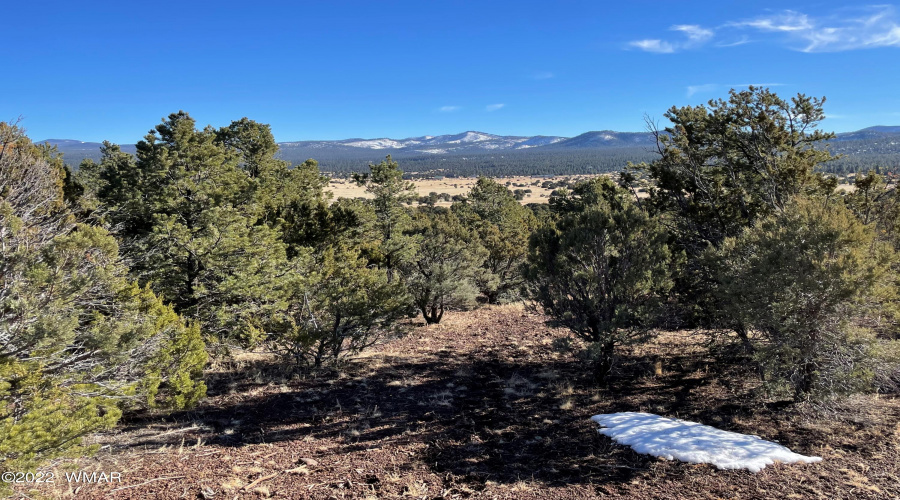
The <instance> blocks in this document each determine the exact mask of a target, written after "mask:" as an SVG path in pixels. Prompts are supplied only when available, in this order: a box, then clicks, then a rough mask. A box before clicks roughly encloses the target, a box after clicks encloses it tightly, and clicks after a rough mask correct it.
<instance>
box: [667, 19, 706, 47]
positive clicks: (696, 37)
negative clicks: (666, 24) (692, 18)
mask: <svg viewBox="0 0 900 500" xmlns="http://www.w3.org/2000/svg"><path fill="white" fill-rule="evenodd" d="M670 29H671V30H672V31H680V32H682V33H684V34H685V36H687V37H688V41H691V42H694V43H703V42H705V41H707V40H709V39H710V38H712V37H713V35H715V33H714V32H713V30H711V29H707V28H702V27H700V26H698V25H696V24H677V25H675V26H672V27H671V28H670Z"/></svg>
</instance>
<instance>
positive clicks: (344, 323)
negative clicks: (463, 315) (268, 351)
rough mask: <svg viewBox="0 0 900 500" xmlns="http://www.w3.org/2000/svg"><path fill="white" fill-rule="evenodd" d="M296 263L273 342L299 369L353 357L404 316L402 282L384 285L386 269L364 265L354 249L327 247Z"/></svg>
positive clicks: (406, 303) (406, 304)
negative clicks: (297, 266) (296, 268)
mask: <svg viewBox="0 0 900 500" xmlns="http://www.w3.org/2000/svg"><path fill="white" fill-rule="evenodd" d="M297 259H298V260H302V261H304V264H303V265H302V266H300V269H301V272H297V273H293V274H292V275H291V276H290V279H289V280H288V282H287V283H286V285H285V288H286V291H287V294H288V296H287V302H288V306H287V307H286V308H285V309H283V310H281V311H279V312H278V313H277V316H276V318H277V322H278V323H279V326H278V331H279V334H278V341H277V342H276V343H277V344H278V345H280V346H281V348H282V350H283V351H284V352H285V353H286V354H287V355H288V356H289V357H290V358H291V359H292V360H294V361H295V362H297V363H299V364H300V365H304V366H306V367H311V368H319V367H321V366H322V365H323V364H326V363H337V362H339V361H340V360H341V359H343V358H345V357H347V356H352V355H355V354H358V353H359V352H360V351H362V350H363V349H365V348H367V347H369V346H371V345H373V344H374V343H376V342H377V341H379V340H381V339H383V338H384V337H385V336H387V335H390V334H391V333H393V332H395V331H396V330H397V320H399V319H401V318H403V317H405V316H406V315H407V314H408V313H409V300H408V297H407V296H406V289H405V288H404V286H403V284H402V283H400V282H399V281H397V280H395V281H394V282H393V283H388V281H387V273H386V271H385V270H384V269H378V268H375V267H369V266H368V262H367V261H366V259H364V258H362V257H360V255H359V251H358V250H356V249H353V248H350V247H347V246H338V247H330V246H329V247H327V248H325V249H324V250H322V251H320V252H317V253H316V254H314V255H313V254H306V255H300V256H298V257H297Z"/></svg>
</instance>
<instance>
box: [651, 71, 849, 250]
mask: <svg viewBox="0 0 900 500" xmlns="http://www.w3.org/2000/svg"><path fill="white" fill-rule="evenodd" d="M824 102H825V99H824V98H823V99H816V98H810V97H806V96H804V95H802V94H798V95H797V96H796V97H794V98H792V99H791V101H790V102H788V101H785V100H783V99H781V98H779V97H778V96H777V95H775V94H774V93H772V92H770V91H769V90H768V89H764V88H757V87H750V88H748V89H747V90H743V91H736V90H732V91H731V92H730V95H729V98H728V100H724V99H719V100H717V101H710V102H709V103H708V105H707V106H703V105H701V106H685V107H681V108H677V107H672V108H671V109H670V110H669V111H668V112H667V113H666V115H665V117H666V118H667V119H668V120H669V121H670V122H672V126H671V127H668V128H666V129H665V134H662V135H660V136H659V141H660V158H659V159H658V160H656V161H654V162H652V163H650V164H649V165H644V166H643V168H644V169H646V171H647V173H648V174H649V177H650V179H652V180H653V181H654V184H655V185H654V188H653V189H651V190H650V203H651V204H652V206H653V207H654V209H655V210H656V211H658V212H662V213H671V214H673V215H674V221H673V224H672V229H673V230H674V231H675V235H676V238H677V243H678V245H679V246H680V247H682V248H684V249H685V250H687V251H688V253H689V255H696V254H698V253H699V252H701V251H702V250H703V249H704V248H705V247H706V245H708V244H712V245H713V246H718V245H719V244H721V242H722V241H723V240H724V239H725V238H726V237H729V236H736V235H738V234H740V232H741V231H742V230H743V229H744V228H745V227H748V226H751V225H753V224H754V223H755V222H756V221H757V220H758V219H760V218H764V217H767V216H769V215H771V214H772V213H774V212H775V211H776V210H779V209H782V208H784V207H785V205H786V204H787V203H788V202H789V201H790V199H791V197H792V196H794V195H796V194H798V193H800V192H801V191H802V190H803V189H804V188H805V187H807V186H809V185H811V184H814V183H815V180H816V176H815V175H814V174H813V171H814V169H815V168H816V167H817V166H819V165H820V164H822V163H824V162H827V161H829V160H830V159H831V158H832V156H831V154H830V153H828V152H827V151H823V150H821V149H816V147H815V146H816V145H817V143H819V142H822V141H825V140H827V139H830V138H831V137H833V135H834V134H826V133H823V132H821V131H819V130H816V127H817V126H818V124H819V122H821V121H822V119H824V117H825V114H824V111H823V109H822V105H823V103H824Z"/></svg>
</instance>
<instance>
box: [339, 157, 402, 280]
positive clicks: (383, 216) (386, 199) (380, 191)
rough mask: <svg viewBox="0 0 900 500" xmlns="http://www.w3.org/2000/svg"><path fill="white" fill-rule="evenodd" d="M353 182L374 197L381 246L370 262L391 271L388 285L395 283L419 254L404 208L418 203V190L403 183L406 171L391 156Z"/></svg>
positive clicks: (372, 255)
mask: <svg viewBox="0 0 900 500" xmlns="http://www.w3.org/2000/svg"><path fill="white" fill-rule="evenodd" d="M353 180H354V181H355V182H356V183H357V184H359V185H360V186H365V188H366V191H367V192H368V193H371V194H372V196H373V197H374V198H373V199H372V201H371V203H372V206H373V207H374V209H375V217H376V227H377V228H378V231H379V232H380V233H381V243H380V245H379V246H378V248H377V249H373V250H374V252H373V253H372V254H371V256H370V258H371V259H372V260H373V261H374V262H375V263H377V264H378V265H380V266H382V267H383V268H384V269H386V270H387V273H388V281H390V282H393V280H394V274H395V270H396V269H397V268H398V267H399V266H401V265H403V263H404V262H406V261H407V259H408V258H409V257H410V255H412V253H413V252H414V251H415V248H414V241H413V240H411V239H410V238H409V237H407V236H406V235H405V234H404V230H405V229H406V228H408V227H409V224H410V220H411V217H410V213H409V209H408V208H407V207H405V206H404V205H407V204H409V203H412V202H413V201H414V200H415V199H416V191H415V186H414V185H413V183H412V182H410V181H406V180H403V171H402V170H400V166H399V164H398V163H397V162H395V161H393V160H392V159H391V156H390V155H388V156H387V158H385V159H384V160H382V161H381V163H379V164H377V165H375V164H369V172H367V173H362V174H353Z"/></svg>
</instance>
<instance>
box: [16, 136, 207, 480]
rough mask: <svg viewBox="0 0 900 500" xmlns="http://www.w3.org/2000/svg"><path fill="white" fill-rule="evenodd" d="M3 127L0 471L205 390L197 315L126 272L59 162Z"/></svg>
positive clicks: (74, 449)
mask: <svg viewBox="0 0 900 500" xmlns="http://www.w3.org/2000/svg"><path fill="white" fill-rule="evenodd" d="M45 155H46V151H45V150H42V149H40V148H37V147H35V146H33V145H32V144H31V142H30V141H29V140H28V139H27V137H25V136H24V134H23V133H22V131H21V129H19V128H18V127H15V126H11V125H9V124H0V243H2V244H0V400H2V401H3V402H4V403H3V405H0V469H2V470H10V469H19V470H22V469H24V468H30V467H34V466H35V465H36V464H38V463H39V462H41V461H42V460H45V459H48V458H51V457H54V456H59V455H61V454H66V453H80V451H81V450H82V449H81V447H80V444H81V437H82V436H83V435H85V434H87V433H90V432H93V431H95V430H97V429H101V428H106V427H109V426H111V425H113V424H115V422H116V421H117V420H118V418H119V416H120V415H121V411H122V409H123V408H127V407H133V406H140V405H149V406H167V407H175V408H184V407H187V406H190V405H192V404H193V403H195V402H197V400H198V399H199V398H201V397H202V396H203V395H204V393H205V386H204V384H203V382H202V381H201V380H200V376H201V375H202V369H203V366H204V364H205V363H206V352H205V348H204V344H203V340H202V338H201V335H200V331H199V329H198V327H197V325H196V324H190V325H188V324H186V323H185V322H184V321H183V320H182V319H181V318H180V317H179V316H178V315H177V314H176V313H175V312H174V311H173V310H172V308H171V307H169V306H166V305H165V304H163V302H162V301H161V300H160V299H159V298H158V297H157V296H156V295H154V294H153V292H152V291H150V290H148V289H146V288H140V287H138V286H137V285H135V284H133V283H131V282H129V280H128V279H127V268H126V267H125V266H124V265H123V264H122V262H121V260H120V259H119V255H118V251H119V247H118V244H117V242H116V240H115V239H114V238H113V237H112V236H111V235H110V234H109V233H108V232H107V231H106V230H105V229H103V228H101V227H95V226H90V225H87V224H83V223H78V221H77V220H76V218H75V216H74V214H73V213H71V212H70V211H69V210H68V209H67V207H66V203H65V199H66V196H65V192H64V189H65V185H66V181H65V175H66V172H65V170H64V168H63V167H62V165H61V164H59V163H54V162H51V161H48V160H47V158H46V156H45Z"/></svg>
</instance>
